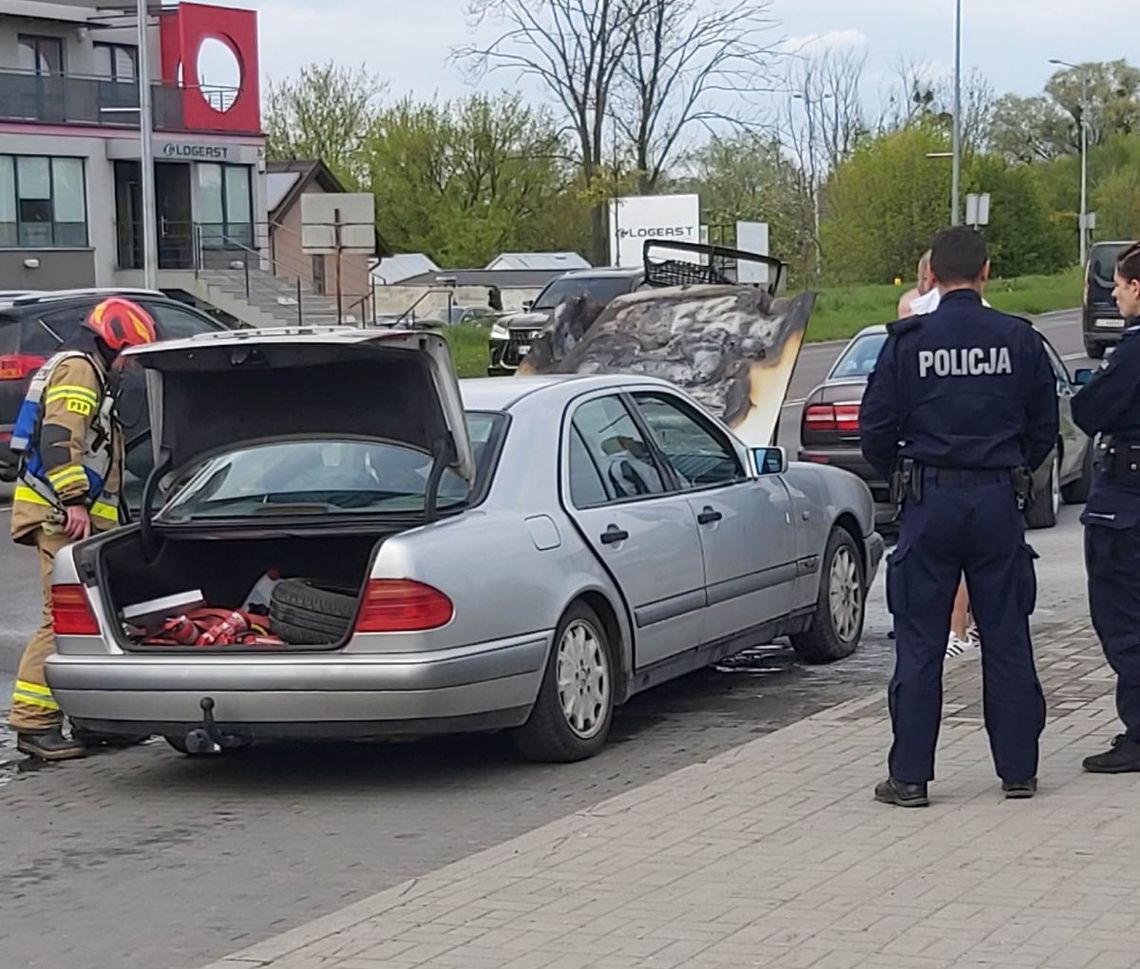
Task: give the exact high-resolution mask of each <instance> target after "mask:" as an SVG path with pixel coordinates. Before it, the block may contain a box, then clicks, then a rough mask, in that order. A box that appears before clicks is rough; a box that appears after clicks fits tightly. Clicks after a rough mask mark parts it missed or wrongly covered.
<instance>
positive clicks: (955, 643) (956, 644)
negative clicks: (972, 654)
mask: <svg viewBox="0 0 1140 969" xmlns="http://www.w3.org/2000/svg"><path fill="white" fill-rule="evenodd" d="M970 649H973V645H972V644H971V642H970V641H969V639H959V638H958V634H957V633H951V634H950V639H949V641H948V642H947V643H946V658H947V659H951V658H953V657H955V656H962V655H963V654H964V653H966V652H967V650H970Z"/></svg>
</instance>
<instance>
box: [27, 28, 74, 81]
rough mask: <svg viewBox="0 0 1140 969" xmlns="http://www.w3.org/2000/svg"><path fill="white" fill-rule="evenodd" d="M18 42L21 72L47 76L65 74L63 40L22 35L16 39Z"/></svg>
mask: <svg viewBox="0 0 1140 969" xmlns="http://www.w3.org/2000/svg"><path fill="white" fill-rule="evenodd" d="M16 42H17V44H18V46H19V50H20V53H19V58H20V60H19V65H20V70H21V71H28V72H29V73H32V74H39V75H45V76H46V75H52V74H62V73H63V40H62V39H61V38H59V37H37V36H35V35H33V34H20V35H19V36H18V37H17V38H16Z"/></svg>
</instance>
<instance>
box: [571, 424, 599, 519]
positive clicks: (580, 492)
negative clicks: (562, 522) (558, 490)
mask: <svg viewBox="0 0 1140 969" xmlns="http://www.w3.org/2000/svg"><path fill="white" fill-rule="evenodd" d="M569 472H570V503H571V504H573V505H574V507H575V508H590V507H592V506H594V505H604V504H605V503H606V502H607V501H609V495H608V494H607V493H606V486H605V484H604V483H603V482H602V479H601V476H600V475H599V474H598V469H597V467H596V466H595V465H594V461H593V459H592V458H591V457H590V452H589V451H587V450H586V445H585V444H583V443H582V437H581V435H580V434H579V433H578V432H577V431H576V430H574V429H571V431H570V466H569Z"/></svg>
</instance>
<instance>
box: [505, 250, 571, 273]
mask: <svg viewBox="0 0 1140 969" xmlns="http://www.w3.org/2000/svg"><path fill="white" fill-rule="evenodd" d="M486 268H487V269H557V270H558V271H560V272H566V271H567V270H569V269H589V268H590V263H589V262H588V261H587V260H585V259H583V258H582V257H581V256H580V255H578V253H576V252H502V253H499V255H498V256H496V257H495V258H494V259H492V260H491V262H490V263H488V264H487V267H486Z"/></svg>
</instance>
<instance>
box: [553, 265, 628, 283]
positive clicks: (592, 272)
mask: <svg viewBox="0 0 1140 969" xmlns="http://www.w3.org/2000/svg"><path fill="white" fill-rule="evenodd" d="M644 275H645V267H644V266H638V267H636V268H633V267H630V266H598V267H597V268H595V269H571V270H569V271H567V272H565V273H563V274H562V275H561V276H559V277H558V279H622V278H628V279H635V278H636V277H638V276H644ZM556 281H557V280H552V282H556Z"/></svg>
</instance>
